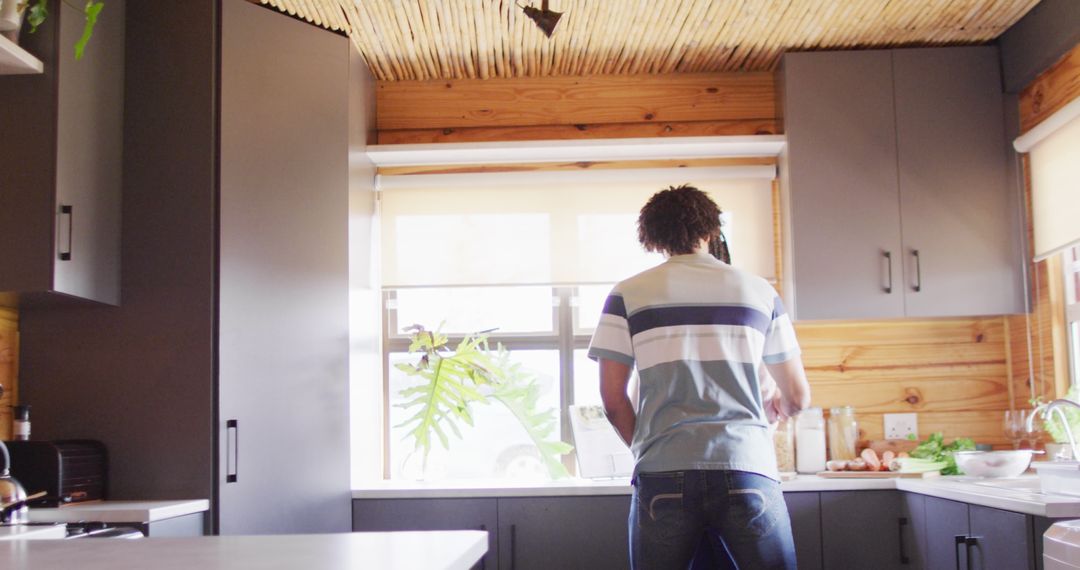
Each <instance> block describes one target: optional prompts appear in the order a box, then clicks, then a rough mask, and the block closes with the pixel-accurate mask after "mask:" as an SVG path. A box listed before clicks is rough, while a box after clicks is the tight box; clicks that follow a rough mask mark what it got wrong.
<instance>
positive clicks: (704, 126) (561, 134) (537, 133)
mask: <svg viewBox="0 0 1080 570" xmlns="http://www.w3.org/2000/svg"><path fill="white" fill-rule="evenodd" d="M774 99H775V95H774V80H773V75H772V74H771V73H687V74H677V75H629V76H625V75H624V76H594V77H533V78H520V79H488V80H480V79H455V80H448V81H447V80H434V81H389V82H388V81H380V82H379V83H378V89H377V102H376V108H377V116H378V119H377V124H378V129H379V144H408V143H434V142H478V141H501V140H554V139H584V138H628V137H665V136H667V137H672V136H675V137H679V136H700V135H753V134H776V133H777V132H778V131H777V128H778V127H777V122H776V104H775V100H774Z"/></svg>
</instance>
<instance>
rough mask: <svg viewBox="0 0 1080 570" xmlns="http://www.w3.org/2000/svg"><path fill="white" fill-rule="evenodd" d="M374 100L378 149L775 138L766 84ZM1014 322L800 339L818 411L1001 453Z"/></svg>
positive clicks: (652, 82) (462, 87) (476, 92)
mask: <svg viewBox="0 0 1080 570" xmlns="http://www.w3.org/2000/svg"><path fill="white" fill-rule="evenodd" d="M378 96H379V99H378V107H377V113H378V125H379V143H380V144H404V143H432V142H465V141H498V140H507V141H510V140H514V141H519V140H538V139H563V138H589V137H597V138H604V137H650V136H687V135H710V134H740V135H750V134H755V133H757V134H773V133H779V129H778V125H777V117H776V111H775V99H774V93H773V84H772V78H771V77H769V76H766V75H761V74H741V75H740V74H688V75H676V76H647V77H629V78H628V77H584V78H582V77H573V78H536V79H519V80H488V81H478V80H464V81H462V80H456V81H430V82H392V83H380V84H379V89H378ZM1007 321H1008V319H1007V318H1006V317H987V318H972V319H944V320H894V321H846V322H803V323H798V324H797V329H798V335H799V339H800V342H802V344H803V347H804V355H803V357H804V359H805V362H806V365H807V373H808V376H809V378H810V382H811V385H812V389H813V394H814V404H815V405H818V406H822V407H825V408H829V407H832V406H841V405H853V406H855V407H856V409H857V411H858V414H859V415H858V418H859V421H860V425H861V428H862V429H861V431H862V435H863V437H864V438H870V439H873V438H881V437H883V434H884V425H883V420H882V415H883V414H886V413H902V412H917V413H918V414H919V429H920V433H921V434H924V435H925V434H928V433H930V432H931V431H944V432H945V434H946V436H947V437H957V436H969V437H973V438H976V439H977V440H978V441H981V442H986V443H991V444H994V445H996V446H998V447H1003V446H1007V445H1008V441H1007V440H1006V439H1005V437H1004V433H1003V432H1004V430H1003V427H1002V416H1003V412H1004V410H1007V409H1009V408H1010V407H1011V405H1012V400H1013V391H1014V388H1015V386H1013V382H1012V381H1011V378H1012V375H1011V374H1010V371H1011V369H1012V368H1013V367H1015V363H1014V362H1012V361H1011V360H1010V358H1011V353H1010V351H1009V350H1007V346H1008V343H1007V341H1009V340H1011V339H1012V338H1013V337H1012V336H1011V335H1010V334H1009V332H1008V331H1010V330H1011V329H1010V328H1009V324H1008V322H1007ZM1014 328H1015V327H1014ZM1025 358H1026V356H1025ZM1023 365H1024V366H1023V367H1024V368H1025V369H1026V361H1025V362H1024V363H1023Z"/></svg>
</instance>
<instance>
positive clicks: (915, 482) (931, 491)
mask: <svg viewBox="0 0 1080 570" xmlns="http://www.w3.org/2000/svg"><path fill="white" fill-rule="evenodd" d="M991 481H993V482H1006V484H1008V482H1016V483H1018V484H1021V485H1023V484H1024V483H1030V484H1032V485H1033V486H1034V485H1035V484H1037V482H1038V478H1037V477H1036V476H1035V475H1023V476H1021V477H1016V478H1014V479H1007V480H1006V479H997V480H982V481H980V480H978V479H975V478H973V477H938V478H936V479H899V480H897V482H896V488H897V489H899V490H901V491H909V492H912V493H918V494H920V495H929V496H931V497H938V498H940V499H950V500H953V501H959V502H961V503H970V504H972V505H982V506H984V507H991V508H995V509H1001V510H1003V511H1013V512H1016V513H1024V514H1027V515H1035V516H1039V517H1047V518H1052V519H1064V518H1080V497H1069V496H1066V495H1047V494H1043V493H1039V492H1037V491H1036V489H1037V487H1036V489H1026V488H1022V487H1021V488H1012V489H1010V488H1001V487H990V486H987V485H985V484H983V483H986V482H991Z"/></svg>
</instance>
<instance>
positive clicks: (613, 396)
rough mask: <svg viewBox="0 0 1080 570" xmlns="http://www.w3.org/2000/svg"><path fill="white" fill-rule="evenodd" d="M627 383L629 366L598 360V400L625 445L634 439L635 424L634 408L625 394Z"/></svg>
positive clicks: (614, 361) (603, 359)
mask: <svg viewBox="0 0 1080 570" xmlns="http://www.w3.org/2000/svg"><path fill="white" fill-rule="evenodd" d="M629 381H630V367H629V366H627V365H626V364H623V363H622V362H618V361H616V360H608V359H606V358H601V359H600V399H601V400H603V401H604V412H606V413H607V418H608V421H609V422H611V425H612V426H614V427H615V431H617V432H618V433H619V437H621V438H622V439H623V441H625V442H626V445H630V442H631V440H633V439H634V425H635V424H636V423H637V416H636V415H635V414H634V406H633V404H632V403H631V402H630V396H628V395H627V394H626V385H627V383H628V382H629Z"/></svg>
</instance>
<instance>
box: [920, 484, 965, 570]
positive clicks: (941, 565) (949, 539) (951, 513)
mask: <svg viewBox="0 0 1080 570" xmlns="http://www.w3.org/2000/svg"><path fill="white" fill-rule="evenodd" d="M925 499H926V568H927V569H928V570H954V569H955V568H967V553H966V548H965V547H964V546H958V545H957V544H956V537H957V536H960V537H966V536H968V530H969V527H968V506H967V505H966V504H964V503H957V502H956V501H948V500H945V499H938V498H935V497H926V498H925Z"/></svg>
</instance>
